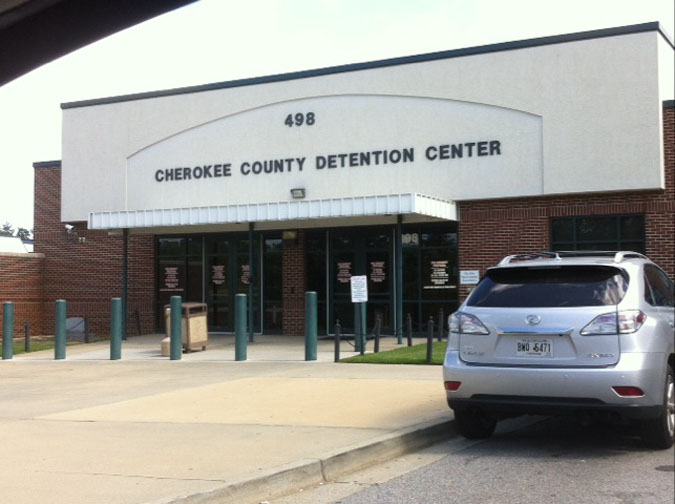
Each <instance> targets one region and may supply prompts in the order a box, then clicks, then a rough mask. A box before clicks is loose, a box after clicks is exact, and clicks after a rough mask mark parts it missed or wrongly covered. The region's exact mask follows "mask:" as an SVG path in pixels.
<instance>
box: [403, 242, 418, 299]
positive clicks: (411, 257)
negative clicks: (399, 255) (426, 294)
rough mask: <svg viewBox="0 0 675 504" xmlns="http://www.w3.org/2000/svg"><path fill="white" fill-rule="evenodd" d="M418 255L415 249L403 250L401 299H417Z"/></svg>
mask: <svg viewBox="0 0 675 504" xmlns="http://www.w3.org/2000/svg"><path fill="white" fill-rule="evenodd" d="M419 267H420V265H419V254H418V253H417V250H416V249H403V298H404V299H417V297H418V295H419V294H418V285H417V283H418V278H419Z"/></svg>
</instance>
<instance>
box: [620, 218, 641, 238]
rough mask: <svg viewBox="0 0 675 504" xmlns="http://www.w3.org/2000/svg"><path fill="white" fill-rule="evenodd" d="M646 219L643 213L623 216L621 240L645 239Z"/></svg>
mask: <svg viewBox="0 0 675 504" xmlns="http://www.w3.org/2000/svg"><path fill="white" fill-rule="evenodd" d="M644 239H645V219H644V217H643V216H642V215H625V216H623V217H621V240H644Z"/></svg>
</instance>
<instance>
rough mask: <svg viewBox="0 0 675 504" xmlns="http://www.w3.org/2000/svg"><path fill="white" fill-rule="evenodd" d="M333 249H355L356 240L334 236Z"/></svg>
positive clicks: (349, 237)
mask: <svg viewBox="0 0 675 504" xmlns="http://www.w3.org/2000/svg"><path fill="white" fill-rule="evenodd" d="M333 247H334V248H336V249H345V248H352V247H354V240H353V239H352V237H351V236H334V237H333Z"/></svg>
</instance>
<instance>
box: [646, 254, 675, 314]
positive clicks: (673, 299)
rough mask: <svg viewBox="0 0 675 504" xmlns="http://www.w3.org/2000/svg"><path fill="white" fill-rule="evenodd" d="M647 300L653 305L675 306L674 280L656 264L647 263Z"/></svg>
mask: <svg viewBox="0 0 675 504" xmlns="http://www.w3.org/2000/svg"><path fill="white" fill-rule="evenodd" d="M645 283H646V284H647V285H645V300H646V301H647V302H648V303H649V304H650V305H652V306H675V293H674V292H673V290H674V288H673V282H671V281H670V278H668V276H667V275H666V274H665V273H664V272H663V271H661V270H660V269H659V268H657V267H656V266H653V265H651V264H646V265H645Z"/></svg>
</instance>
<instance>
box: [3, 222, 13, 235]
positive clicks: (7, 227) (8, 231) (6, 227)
mask: <svg viewBox="0 0 675 504" xmlns="http://www.w3.org/2000/svg"><path fill="white" fill-rule="evenodd" d="M0 236H14V228H13V227H12V225H11V224H10V223H9V222H5V223H4V224H3V225H2V229H0Z"/></svg>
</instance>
